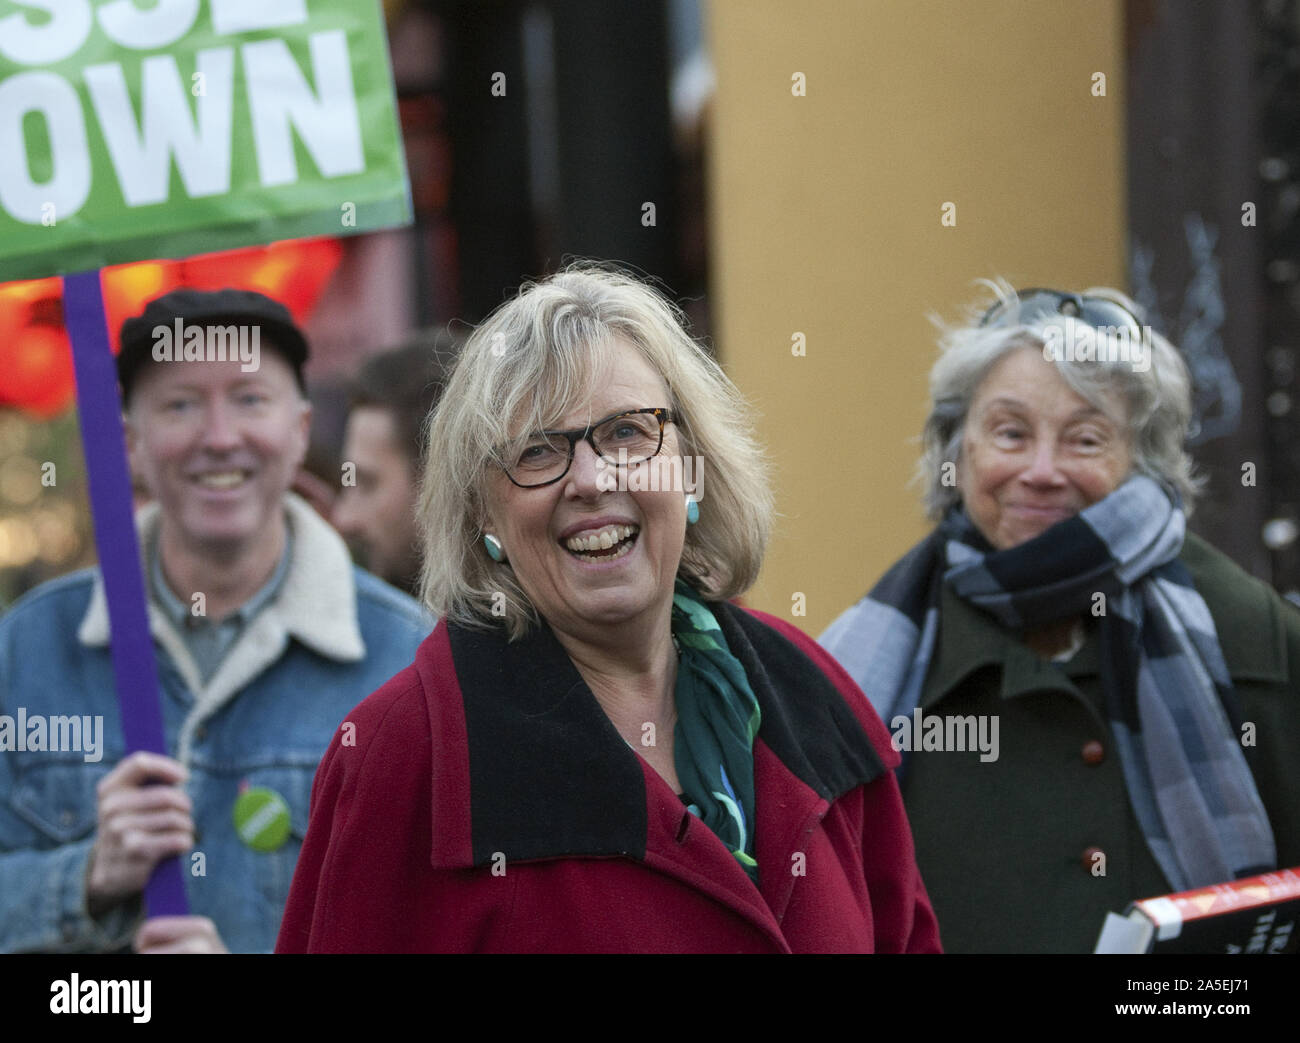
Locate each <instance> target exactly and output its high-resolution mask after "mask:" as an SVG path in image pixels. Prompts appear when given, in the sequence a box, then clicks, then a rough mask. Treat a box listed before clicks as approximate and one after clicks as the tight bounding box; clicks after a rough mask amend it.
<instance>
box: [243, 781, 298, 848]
mask: <svg viewBox="0 0 1300 1043" xmlns="http://www.w3.org/2000/svg"><path fill="white" fill-rule="evenodd" d="M234 819H235V832H236V833H238V834H239V839H240V840H242V841H243V842H244V843H245V844H247V845H248V846H249V847H251V848H252V849H253V850H254V851H275V850H277V849H278V848H280V847H282V846H283V845H284V842H285V841H286V840H288V839H289V805H288V803H286V801H285V799H284V798H283V797H282V796H280V794H278V793H276V792H275V790H273V789H267V788H266V787H265V786H249V787H248V788H247V789H245V790H244V791H243V792H242V793H240V794H239V796H238V798H236V800H235V812H234Z"/></svg>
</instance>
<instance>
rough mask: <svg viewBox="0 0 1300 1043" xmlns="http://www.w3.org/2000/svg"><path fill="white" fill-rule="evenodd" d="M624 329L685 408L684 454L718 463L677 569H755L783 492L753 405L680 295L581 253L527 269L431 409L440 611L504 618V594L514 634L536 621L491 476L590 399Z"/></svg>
mask: <svg viewBox="0 0 1300 1043" xmlns="http://www.w3.org/2000/svg"><path fill="white" fill-rule="evenodd" d="M616 339H617V340H622V341H625V342H627V343H629V344H630V345H632V346H633V347H634V348H635V349H636V350H637V351H638V352H640V353H641V355H642V356H643V357H644V358H645V360H646V361H647V362H648V363H649V364H650V366H651V367H652V368H653V369H654V370H655V372H656V373H658V374H659V375H660V376H661V377H662V378H663V380H664V382H665V384H667V386H668V390H669V396H670V398H671V401H670V402H668V403H661V402H653V403H647V405H648V406H661V405H667V406H668V407H669V408H670V409H671V410H672V411H673V412H674V413H675V414H676V416H677V421H676V426H677V430H678V434H679V439H678V440H679V450H680V452H681V455H682V457H683V459H684V458H686V457H687V456H693V457H696V458H699V459H701V460H703V461H705V462H706V463H707V467H708V469H709V474H708V480H707V483H706V485H707V490H706V491H707V497H703V496H702V497H699V499H701V500H702V502H701V505H700V518H699V521H698V522H697V523H696V524H695V525H691V526H689V527H688V528H687V530H686V542H685V545H684V547H683V550H682V559H681V563H680V565H679V567H678V575H679V576H681V577H682V578H684V579H686V580H688V581H689V582H691V583H692V584H693V585H694V586H695V587H696V588H697V589H699V590H700V591H701V592H702V593H703V594H704V595H705V596H706V597H708V598H710V599H714V600H723V599H726V598H731V597H735V596H736V595H738V594H740V593H742V592H744V591H745V590H747V589H748V588H749V587H750V586H751V585H752V584H753V582H754V580H755V579H756V578H757V576H758V572H759V568H760V566H761V564H762V560H763V553H764V550H765V549H766V546H767V540H768V536H769V534H770V532H771V528H772V518H773V503H772V493H771V488H770V482H769V477H768V470H769V468H768V463H767V460H766V457H765V455H764V453H763V451H762V449H761V448H760V447H759V445H758V442H757V440H756V439H755V437H754V431H753V410H752V409H751V408H750V406H749V405H748V404H747V403H746V402H745V400H744V398H743V397H742V396H741V394H740V392H739V391H738V390H737V389H736V387H735V385H734V384H732V382H731V381H730V380H729V379H728V378H727V376H726V374H725V373H723V371H722V369H721V368H720V367H719V366H718V364H717V363H716V362H715V361H714V360H713V359H712V358H711V357H710V356H709V355H708V353H707V352H706V351H705V350H704V349H703V348H702V347H701V346H700V345H699V344H697V343H696V342H695V341H694V340H693V339H692V338H691V336H690V335H689V334H688V333H687V331H686V329H685V319H684V316H683V315H682V312H681V310H680V309H679V308H677V307H676V306H675V305H673V304H672V303H670V302H669V301H668V300H666V299H665V298H664V297H663V296H661V295H660V294H659V293H657V292H656V291H655V290H653V289H652V288H650V287H649V286H647V285H646V284H645V283H643V282H641V281H640V280H638V279H636V278H633V277H632V276H629V275H627V274H624V273H623V272H621V271H617V270H615V269H612V268H610V267H608V266H603V265H600V264H597V263H594V262H579V263H576V264H573V265H570V266H569V267H567V268H565V269H564V270H563V271H561V272H558V273H556V274H555V275H553V276H551V277H550V278H547V279H543V280H541V281H538V282H528V283H525V284H524V285H523V286H522V287H521V288H520V290H519V292H518V294H517V295H516V296H515V297H514V299H512V300H510V301H507V302H506V303H505V304H503V305H501V306H500V307H499V308H497V309H496V311H494V312H493V313H492V314H491V315H490V316H488V318H487V319H486V320H485V321H484V322H483V324H482V325H481V326H479V327H478V328H477V329H476V330H475V331H474V333H473V334H472V335H471V336H470V337H469V339H468V341H467V342H466V343H465V347H464V349H463V351H462V352H461V354H460V358H459V360H458V361H457V363H456V366H455V369H454V370H453V372H452V374H451V377H450V379H449V381H448V383H447V387H446V390H445V391H444V393H443V396H442V399H441V401H440V402H439V404H438V406H437V407H436V409H435V410H434V412H433V414H432V417H431V420H430V423H429V427H428V442H427V447H426V454H425V466H424V479H423V483H422V487H421V491H420V502H419V508H418V511H419V521H420V526H421V529H422V531H423V542H424V566H423V573H422V576H421V589H420V594H421V597H422V598H423V600H424V602H425V604H426V605H428V607H429V608H430V609H431V610H432V611H433V612H435V613H437V614H438V615H439V616H442V617H444V618H446V619H448V620H451V621H455V622H457V623H460V624H463V625H465V626H477V627H487V626H493V625H495V624H497V623H499V622H501V621H502V612H501V608H502V606H501V599H502V596H504V602H505V604H504V622H505V625H506V628H507V631H508V633H509V635H510V639H511V640H517V639H518V638H520V637H522V636H524V635H525V634H526V633H527V632H528V630H529V628H530V627H531V626H532V625H535V624H536V622H537V620H538V614H537V611H536V609H535V607H534V606H533V605H532V603H531V602H530V601H529V599H528V596H527V595H526V594H525V593H524V591H523V589H522V587H521V586H520V585H519V583H518V581H517V580H516V579H515V576H514V573H513V571H512V569H511V568H510V566H509V564H508V563H504V564H503V563H497V562H494V561H493V560H492V559H491V558H489V557H488V555H487V553H486V551H485V549H484V547H483V542H482V537H483V530H482V524H483V519H484V518H485V516H486V508H487V499H486V496H487V483H488V479H489V477H490V475H491V473H492V470H493V469H494V468H498V467H499V466H500V465H499V463H498V462H497V461H498V459H499V454H500V453H501V451H502V450H503V449H504V448H506V447H509V446H511V445H514V444H518V443H519V442H520V440H521V439H522V437H523V436H524V435H525V434H526V433H528V432H530V431H537V430H542V429H546V428H553V427H555V426H556V425H558V424H559V423H560V421H561V418H562V417H563V416H564V415H565V414H567V413H571V412H572V411H573V410H574V409H575V408H578V407H580V406H581V405H582V404H584V403H587V402H589V401H590V398H591V392H592V390H593V388H594V382H595V378H596V377H597V375H598V374H599V373H600V372H601V370H602V369H603V367H604V366H605V365H607V363H608V360H609V358H610V349H611V348H612V346H613V342H614V341H615V340H616ZM512 428H513V429H512ZM494 596H495V598H494ZM494 600H495V604H494ZM494 607H495V608H496V611H495V612H494V611H493V609H494Z"/></svg>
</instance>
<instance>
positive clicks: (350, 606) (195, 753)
mask: <svg viewBox="0 0 1300 1043" xmlns="http://www.w3.org/2000/svg"><path fill="white" fill-rule="evenodd" d="M196 328H197V329H199V330H201V331H202V336H199V335H198V334H194V333H193V330H194V329H196ZM163 330H167V331H168V332H167V333H163V332H162V331H163ZM187 330H189V331H190V333H189V334H187V333H186V331H187ZM172 332H174V334H175V338H174V339H175V342H176V343H175V351H174V352H170V351H168V350H164V341H167V340H171V339H172V336H171V334H172ZM240 338H242V339H240ZM236 344H238V345H239V350H236V349H235V347H234V345H236ZM214 347H217V348H219V347H225V348H228V349H229V350H226V351H220V352H218V351H215V350H213V349H214ZM182 348H184V349H185V350H184V351H182ZM250 349H251V350H250ZM306 355H307V345H306V342H305V340H304V339H303V337H302V334H301V333H300V332H299V330H298V329H297V327H296V326H295V325H294V324H293V321H292V319H291V317H290V316H289V313H288V312H287V310H285V309H284V308H283V307H282V306H280V305H279V304H277V303H275V302H273V301H271V300H269V299H268V298H265V297H262V296H261V295H259V294H252V293H246V292H242V291H232V290H223V291H220V292H219V293H197V292H195V291H188V290H182V291H176V292H174V293H172V294H169V295H167V296H166V297H163V298H160V299H159V300H157V301H154V302H153V303H152V304H150V305H149V307H148V308H147V309H146V310H145V313H144V315H143V316H141V317H139V318H136V319H131V320H128V322H127V323H126V324H125V325H124V326H123V330H122V351H121V354H120V355H119V358H118V374H119V377H120V379H121V382H122V387H123V401H124V404H125V407H126V410H127V419H126V431H127V446H128V450H129V452H130V456H131V464H132V470H133V471H134V472H135V473H136V475H137V476H138V477H139V478H140V479H141V480H142V481H143V482H144V484H145V485H146V486H147V488H148V489H149V491H150V493H151V494H152V495H153V497H154V501H155V502H154V503H151V504H150V505H149V506H147V507H145V508H143V509H142V510H141V511H140V512H139V514H138V515H137V518H136V522H137V530H138V535H139V538H140V545H141V557H142V560H143V562H144V568H145V574H146V575H145V579H146V590H147V592H148V597H149V606H148V612H149V626H150V631H151V633H152V635H153V638H154V642H155V651H156V653H157V657H158V667H159V679H160V683H161V688H162V692H161V698H162V704H163V706H162V709H163V719H164V726H165V731H166V736H167V747H168V751H169V753H170V754H171V756H170V757H164V756H162V755H158V754H144V753H136V754H133V755H132V756H130V757H126V756H125V748H124V743H123V738H122V728H121V722H120V717H119V712H118V707H117V697H116V689H115V685H114V680H113V671H112V663H111V659H110V655H109V639H110V635H109V621H108V611H107V605H106V601H105V597H104V590H103V585H102V582H101V580H100V577H99V574H98V572H97V571H96V570H93V569H92V570H86V571H83V572H79V573H75V574H73V575H69V576H64V577H61V578H59V579H57V580H54V581H53V582H50V583H47V584H45V585H43V586H41V587H39V588H38V589H36V590H34V591H32V592H31V593H30V594H28V595H27V596H26V597H25V598H23V599H22V600H21V601H20V602H19V603H18V604H16V605H15V606H14V607H13V608H12V609H11V610H10V611H9V612H8V613H7V614H6V615H5V616H4V617H3V618H0V950H5V951H28V950H43V951H61V952H70V951H106V950H120V949H125V948H127V947H134V948H136V949H137V950H139V951H144V952H149V951H154V952H222V951H236V952H239V951H269V950H270V949H271V948H272V947H273V946H274V943H275V937H276V932H277V930H278V928H279V923H280V917H281V913H282V911H283V907H284V902H285V898H286V896H287V895H288V890H289V884H290V881H291V880H292V877H293V870H294V864H295V862H296V861H297V857H298V852H299V849H300V847H301V845H302V838H303V835H304V833H305V830H306V824H307V811H308V807H307V805H308V798H309V795H310V790H311V783H312V778H313V775H314V773H315V770H316V766H317V764H318V762H319V760H320V757H321V754H322V753H323V751H324V750H325V748H326V746H328V744H329V742H330V740H331V738H332V737H333V735H334V734H335V732H336V730H338V729H339V728H340V727H341V728H342V729H343V741H344V742H345V743H346V741H347V738H348V735H347V729H348V728H349V727H350V725H349V724H348V723H347V722H346V721H345V718H346V717H347V715H348V712H349V711H350V710H351V709H352V707H354V706H355V705H356V704H357V703H359V702H360V701H361V700H362V699H364V698H365V697H366V696H367V695H369V694H370V693H371V692H372V691H373V690H374V689H376V688H378V687H379V686H380V685H381V684H382V683H383V682H384V681H386V680H387V679H388V678H389V677H390V676H392V675H393V674H394V673H396V672H397V671H399V670H401V669H402V668H403V667H405V666H407V665H409V664H410V663H411V661H412V660H413V659H414V656H415V650H416V647H417V646H418V644H419V642H420V640H421V639H422V638H423V637H424V636H425V635H426V634H427V633H428V632H429V629H430V626H431V622H432V621H431V620H430V619H429V618H428V617H427V616H426V615H425V614H424V613H423V612H422V610H421V609H420V607H419V606H418V605H417V604H416V602H414V601H412V600H411V599H410V598H408V597H406V596H405V595H403V594H401V593H399V592H397V591H396V590H394V589H392V588H391V587H388V586H386V585H385V584H383V583H381V582H380V581H379V580H377V579H376V578H375V577H373V576H371V575H369V574H368V573H366V572H364V571H362V570H360V569H357V568H355V567H354V566H353V565H352V564H351V562H350V560H349V558H348V554H347V549H346V547H345V545H344V543H343V541H342V540H341V539H340V538H339V536H338V535H337V534H336V533H335V532H334V530H333V529H331V528H330V527H329V526H328V525H327V524H326V523H325V522H324V521H322V520H321V519H320V518H319V517H318V516H317V515H316V514H315V512H314V511H312V510H311V508H310V507H308V506H307V505H306V504H305V503H304V502H303V501H302V500H300V499H299V498H298V497H296V496H294V495H293V494H292V493H289V492H288V490H289V487H290V485H291V483H292V481H293V479H294V475H295V473H296V471H297V469H298V467H299V465H300V464H301V462H302V459H303V456H304V454H305V452H306V447H307V435H308V429H309V426H310V420H311V411H310V406H309V405H308V404H307V402H306V399H305V397H304V395H303V386H302V373H301V369H302V364H303V361H304V360H305V358H306ZM171 855H180V856H181V858H182V868H183V873H184V877H185V881H186V888H187V892H188V895H189V901H190V906H191V910H192V913H193V914H194V915H191V916H187V917H157V918H154V919H150V920H145V919H143V914H142V903H141V891H142V889H143V886H144V883H145V881H146V880H147V879H148V877H149V874H150V872H151V871H152V869H153V867H154V865H156V864H157V863H158V862H159V861H160V860H162V859H163V858H166V857H168V856H171Z"/></svg>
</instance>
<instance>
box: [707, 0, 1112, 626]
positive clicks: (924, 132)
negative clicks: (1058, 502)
mask: <svg viewBox="0 0 1300 1043" xmlns="http://www.w3.org/2000/svg"><path fill="white" fill-rule="evenodd" d="M709 33H710V41H709V46H710V48H711V51H712V54H713V59H714V63H715V69H716V73H717V80H718V85H717V97H716V102H715V108H714V113H713V116H714V121H713V128H712V129H713V135H712V141H711V148H712V153H711V169H710V184H709V191H710V207H711V215H710V220H711V222H712V226H711V233H712V237H713V238H712V242H711V251H712V264H713V271H712V285H713V301H714V306H715V334H716V338H715V339H716V342H717V344H718V347H719V350H720V353H721V356H722V360H723V363H724V365H725V366H726V368H727V371H728V372H729V373H730V375H731V376H732V379H734V380H735V381H736V383H737V384H738V385H739V386H740V388H741V389H742V391H744V392H745V393H746V395H748V396H749V398H750V399H751V401H753V402H754V403H755V405H756V406H757V407H758V409H759V411H760V412H761V414H762V417H763V423H762V428H761V430H762V433H763V437H764V441H765V442H766V444H767V445H768V446H769V447H770V450H771V454H772V458H773V462H774V464H775V469H776V493H777V507H778V511H779V512H780V513H781V517H780V518H779V519H778V526H777V532H776V536H775V539H774V540H773V542H772V545H771V548H770V550H769V554H768V558H767V563H766V566H765V568H764V571H763V575H762V577H761V579H760V581H759V583H758V585H757V587H755V589H754V590H753V591H751V593H750V595H749V602H750V603H751V604H752V605H754V606H755V607H757V608H763V609H766V610H768V611H771V612H774V613H777V614H779V615H782V616H784V617H785V618H787V619H790V618H792V616H791V612H792V597H793V595H794V593H795V592H801V593H803V594H805V595H806V598H807V615H806V616H805V617H803V618H797V617H794V618H793V621H794V622H795V623H797V624H798V625H800V626H802V627H803V628H804V629H805V630H807V631H809V632H810V633H812V634H817V633H819V632H820V631H821V630H822V629H823V628H824V627H825V626H826V625H827V624H828V623H829V622H830V621H831V620H832V619H833V618H834V617H835V616H836V615H837V614H838V613H839V612H840V611H841V610H842V609H844V608H845V607H847V606H848V605H849V604H851V603H852V602H853V601H855V600H856V599H857V598H858V597H860V596H861V595H862V594H863V592H864V591H866V590H867V589H868V588H869V587H870V586H871V585H872V584H873V583H874V582H875V581H876V579H877V578H879V576H880V574H881V573H882V572H883V571H884V570H885V569H886V568H887V567H888V566H889V565H890V564H891V563H892V562H893V561H894V560H895V559H896V558H898V556H899V555H900V554H902V553H903V552H904V551H905V550H906V549H907V548H908V547H909V546H910V545H911V544H913V543H914V542H916V540H918V539H919V538H920V537H921V536H922V535H924V533H925V532H926V531H927V529H928V523H927V522H926V521H925V519H924V517H923V514H922V512H921V508H920V505H919V499H918V495H917V490H916V488H915V487H911V486H909V485H908V482H909V479H910V477H911V474H912V469H913V467H914V464H915V461H916V458H917V455H918V442H917V440H916V436H917V435H918V434H919V432H920V429H921V424H922V421H923V419H924V416H925V407H926V378H927V373H928V370H929V367H930V364H931V363H932V362H933V360H934V358H935V355H936V348H935V343H934V335H933V329H932V327H931V326H930V324H929V322H928V321H927V318H926V316H927V315H928V314H930V313H933V312H937V313H939V314H940V315H942V316H943V317H944V318H946V319H955V318H957V317H959V316H960V315H961V314H962V313H963V312H964V310H965V308H966V307H967V306H968V304H969V303H970V302H971V301H972V299H973V298H974V297H975V296H976V294H977V292H978V291H977V288H976V287H974V286H973V285H972V280H974V279H977V278H980V277H987V276H993V275H1004V276H1006V277H1007V278H1008V279H1010V280H1011V282H1012V283H1014V284H1016V285H1018V286H1042V285H1049V286H1060V287H1066V288H1082V287H1085V286H1091V285H1122V281H1123V273H1124V241H1125V220H1124V194H1123V164H1124V154H1123V141H1122V138H1123V133H1124V124H1123V105H1124V83H1123V17H1122V7H1121V4H1120V3H1119V0H1083V2H1079V0H1057V2H1052V3H1047V2H1034V3H1025V2H1021V3H1013V2H1010V0H966V2H957V0H952V2H943V3H940V2H934V0H872V2H863V0H800V2H798V3H793V2H790V0H713V2H712V4H711V7H710V11H709ZM795 72H802V73H804V75H805V77H806V83H807V95H806V96H805V97H794V96H793V95H792V93H791V86H792V80H791V77H792V74H794V73H795ZM1096 72H1102V73H1104V74H1105V77H1106V82H1105V90H1106V94H1105V97H1096V96H1094V94H1093V90H1094V87H1093V84H1094V80H1093V74H1094V73H1096ZM945 202H953V203H955V204H956V226H955V227H947V228H946V227H942V226H941V223H940V216H941V213H940V211H941V207H942V205H943V204H944V203H945ZM795 331H801V332H803V333H804V334H805V335H806V338H807V355H806V357H803V358H799V357H794V356H792V354H791V338H792V335H793V333H794V332H795ZM706 488H707V486H706ZM703 507H704V509H706V510H707V507H708V504H707V493H706V500H705V503H704V504H703Z"/></svg>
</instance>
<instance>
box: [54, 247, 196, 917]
mask: <svg viewBox="0 0 1300 1043" xmlns="http://www.w3.org/2000/svg"><path fill="white" fill-rule="evenodd" d="M63 314H64V321H65V323H66V325H67V328H68V338H69V339H70V340H71V341H72V363H73V367H74V369H75V371H76V377H77V412H78V414H79V416H80V419H81V444H82V447H83V451H84V453H85V457H86V475H87V478H88V480H89V483H90V510H91V515H92V517H93V519H94V525H95V548H96V550H97V551H98V552H99V570H100V573H101V574H102V576H103V578H104V593H105V595H107V598H108V618H109V626H110V633H111V634H112V640H111V641H110V642H109V647H110V651H111V652H112V656H113V675H114V677H115V679H116V681H117V702H118V707H119V708H120V710H121V714H122V732H123V735H124V736H125V738H126V749H127V752H128V753H132V752H134V751H135V750H150V751H152V752H154V753H162V754H166V753H167V741H166V737H165V733H164V732H163V719H162V705H161V703H160V702H159V699H158V691H159V689H158V665H157V663H156V662H155V661H154V655H153V638H152V637H151V636H150V634H149V617H148V613H147V611H146V609H145V598H144V574H143V571H142V570H141V568H140V547H139V543H138V542H137V540H136V534H135V521H134V518H133V516H132V503H131V480H130V477H129V475H128V473H127V466H126V439H125V436H124V434H123V431H122V401H121V398H120V396H119V395H118V393H117V367H116V365H115V364H114V362H113V351H112V348H111V347H110V346H109V342H108V323H107V320H106V319H105V317H104V294H103V290H102V288H101V286H100V281H99V272H97V271H94V272H79V273H77V274H76V275H67V276H64V279H63ZM144 904H145V910H146V911H147V913H148V914H149V915H150V916H184V915H186V914H187V913H188V912H189V903H188V902H187V901H186V898H185V881H184V879H183V878H182V876H181V864H180V859H178V858H168V859H164V860H163V861H162V862H159V863H158V865H157V866H156V867H155V868H154V871H153V875H152V876H151V877H150V878H149V882H148V884H146V885H145V889H144Z"/></svg>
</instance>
